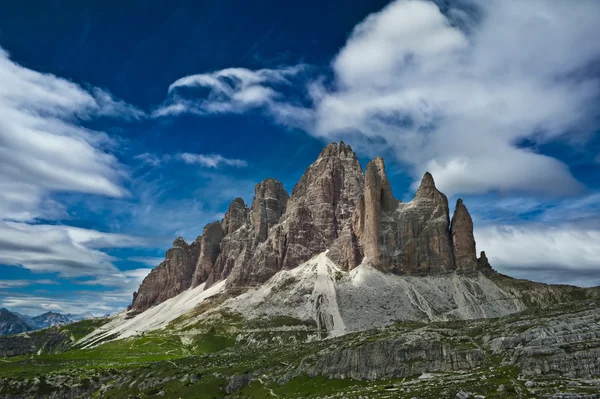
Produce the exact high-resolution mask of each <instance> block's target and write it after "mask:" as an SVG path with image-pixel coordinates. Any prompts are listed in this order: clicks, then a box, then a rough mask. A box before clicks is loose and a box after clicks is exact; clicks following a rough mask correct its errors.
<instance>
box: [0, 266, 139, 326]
mask: <svg viewBox="0 0 600 399" xmlns="http://www.w3.org/2000/svg"><path fill="white" fill-rule="evenodd" d="M150 270H151V269H149V268H142V269H133V270H125V271H123V272H122V273H120V274H119V275H118V276H114V278H112V279H110V278H107V281H106V284H103V285H105V286H113V287H117V288H116V289H110V290H107V289H104V290H96V291H92V290H89V289H87V290H78V291H75V290H72V291H70V292H67V293H65V294H62V293H53V294H52V295H51V296H50V295H46V294H43V295H40V293H39V292H38V293H37V294H18V293H12V292H2V296H1V297H0V307H5V308H8V309H10V310H12V311H17V312H20V313H24V314H27V315H30V316H34V315H38V314H41V313H44V312H47V311H49V310H51V311H53V312H60V313H63V314H66V313H72V314H82V313H88V312H89V313H92V314H93V315H95V316H103V315H104V314H106V313H110V314H112V313H116V312H120V311H122V310H124V309H125V307H126V306H127V305H128V304H129V303H131V295H132V293H133V291H135V290H137V289H138V287H139V286H140V284H141V283H142V280H143V279H144V278H145V277H146V276H147V275H148V273H149V272H150ZM39 281H45V280H39ZM40 284H43V283H40ZM0 288H2V287H1V286H0Z"/></svg>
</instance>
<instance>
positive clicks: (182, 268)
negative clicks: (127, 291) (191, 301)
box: [128, 237, 201, 315]
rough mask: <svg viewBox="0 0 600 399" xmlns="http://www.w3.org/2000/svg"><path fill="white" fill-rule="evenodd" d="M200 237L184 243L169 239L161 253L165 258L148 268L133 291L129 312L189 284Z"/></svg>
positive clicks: (174, 294) (163, 298)
mask: <svg viewBox="0 0 600 399" xmlns="http://www.w3.org/2000/svg"><path fill="white" fill-rule="evenodd" d="M200 240H201V237H198V238H197V239H196V240H195V241H194V242H193V243H192V244H190V245H188V244H187V243H186V242H185V241H184V239H183V238H181V237H178V238H177V239H176V240H175V241H174V242H173V247H172V248H171V249H169V250H168V251H167V253H166V254H165V260H164V261H163V262H162V263H161V264H160V265H158V266H157V267H155V268H154V269H152V271H150V273H149V274H148V275H147V276H146V278H144V280H143V281H142V284H141V285H140V288H139V289H138V291H137V292H135V293H134V295H133V301H132V303H131V305H130V306H129V307H128V310H129V311H130V314H131V315H133V314H136V313H140V312H143V311H144V310H146V309H148V308H150V307H152V306H154V305H157V304H159V303H161V302H163V301H165V300H167V299H169V298H172V297H174V296H176V295H178V294H180V293H182V292H183V291H185V290H187V289H188V288H190V286H191V285H192V277H193V275H194V271H195V270H196V261H197V260H198V256H199V253H200Z"/></svg>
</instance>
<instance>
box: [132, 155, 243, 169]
mask: <svg viewBox="0 0 600 399" xmlns="http://www.w3.org/2000/svg"><path fill="white" fill-rule="evenodd" d="M134 159H136V160H139V161H141V162H142V163H143V164H144V165H149V166H152V167H159V166H164V165H165V164H167V163H168V162H171V161H182V162H184V163H186V164H188V165H200V166H202V167H205V168H211V169H217V168H219V167H221V166H233V167H236V168H245V167H247V166H248V162H246V161H245V160H243V159H236V158H227V157H225V156H223V155H221V154H193V153H189V152H183V153H179V154H174V155H170V154H164V155H160V156H159V155H156V154H151V153H149V152H145V153H143V154H139V155H136V156H135V157H134Z"/></svg>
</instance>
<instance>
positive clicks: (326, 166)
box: [0, 143, 600, 399]
mask: <svg viewBox="0 0 600 399" xmlns="http://www.w3.org/2000/svg"><path fill="white" fill-rule="evenodd" d="M599 298H600V288H598V287H596V288H578V287H572V286H562V285H547V284H542V283H534V282H531V281H526V280H516V279H512V278H510V277H508V276H504V275H502V274H499V273H497V272H496V271H494V270H493V268H492V266H491V265H490V264H489V262H488V260H487V257H486V255H485V252H480V255H479V256H477V252H476V243H475V240H474V237H473V222H472V219H471V216H470V215H469V212H468V210H467V207H466V206H465V204H464V203H463V202H462V201H461V200H458V201H457V203H456V206H455V208H454V211H453V215H452V218H450V208H449V206H448V200H447V198H446V196H445V195H444V194H443V193H441V192H440V191H438V190H437V188H436V187H435V182H434V179H433V177H432V176H431V175H430V174H429V173H426V174H425V175H424V176H423V179H422V181H421V184H420V187H419V188H418V190H417V191H416V193H415V197H414V199H413V200H412V201H410V202H407V203H404V202H402V201H399V200H397V199H395V197H394V196H393V194H392V190H391V186H390V183H389V181H388V179H387V177H386V173H385V167H384V162H383V159H381V158H375V159H374V160H372V161H371V162H369V163H368V165H367V167H366V170H365V171H363V169H362V167H361V165H360V163H359V162H358V159H357V157H356V155H355V154H354V152H353V151H352V149H351V148H350V147H349V146H347V145H345V144H344V143H332V144H329V145H328V146H327V147H325V149H324V150H323V151H322V153H321V154H320V155H319V157H318V159H317V160H316V161H315V162H314V163H313V164H312V165H310V166H309V167H308V169H307V170H306V172H305V174H304V175H303V176H302V178H301V179H300V181H299V182H298V184H297V185H296V186H295V187H294V189H293V191H292V193H291V195H289V194H288V193H287V192H286V191H285V189H284V187H283V185H282V184H281V183H280V182H278V181H277V180H274V179H266V180H264V181H263V182H261V183H259V184H258V185H257V186H256V189H255V196H254V200H253V202H252V204H251V206H250V207H248V206H247V205H246V204H245V202H244V201H243V200H242V199H241V198H237V199H235V200H233V202H232V203H231V205H230V206H229V209H228V211H227V213H226V214H225V217H224V218H223V220H221V221H217V222H213V223H210V224H208V225H207V226H205V227H204V229H203V232H202V235H201V236H199V237H198V238H197V239H196V240H194V242H193V243H191V244H188V243H186V242H185V241H184V240H183V239H182V238H177V239H176V240H175V242H174V243H173V248H171V249H169V250H168V251H167V253H166V256H165V260H164V262H162V263H161V264H160V265H158V266H157V267H156V268H155V269H154V270H153V271H152V272H151V273H150V274H149V275H148V276H147V277H146V279H145V280H144V281H143V283H142V285H141V286H140V288H139V289H138V290H137V291H136V292H135V293H134V294H133V301H132V304H131V305H130V306H129V308H128V309H127V310H126V311H123V312H122V313H120V314H118V315H115V316H113V317H110V318H107V319H103V320H94V321H84V322H79V323H73V324H70V325H68V326H64V327H54V328H50V329H46V330H42V331H39V332H35V333H25V334H20V335H14V336H10V337H4V338H2V339H0V354H2V356H3V357H4V359H3V361H2V362H0V398H88V397H95V398H131V399H133V398H153V397H165V398H223V397H226V398H265V397H288V398H407V399H413V398H420V399H425V398H430V399H434V398H435V399H439V398H458V399H466V398H479V399H481V398H557V399H559V398H573V399H575V398H589V399H591V398H600V312H598V305H599V301H600V299H599Z"/></svg>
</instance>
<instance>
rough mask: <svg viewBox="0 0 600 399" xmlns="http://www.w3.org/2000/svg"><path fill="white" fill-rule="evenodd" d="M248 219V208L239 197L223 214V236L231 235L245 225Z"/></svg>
mask: <svg viewBox="0 0 600 399" xmlns="http://www.w3.org/2000/svg"><path fill="white" fill-rule="evenodd" d="M247 218H248V207H247V206H246V203H245V202H244V200H243V199H242V198H240V197H237V198H236V199H234V200H233V201H232V202H231V204H230V205H229V209H227V213H225V217H224V218H223V222H222V223H221V226H222V228H223V234H224V235H227V234H232V233H234V232H235V231H237V230H238V229H239V228H240V227H242V226H243V225H244V224H246V222H247Z"/></svg>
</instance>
